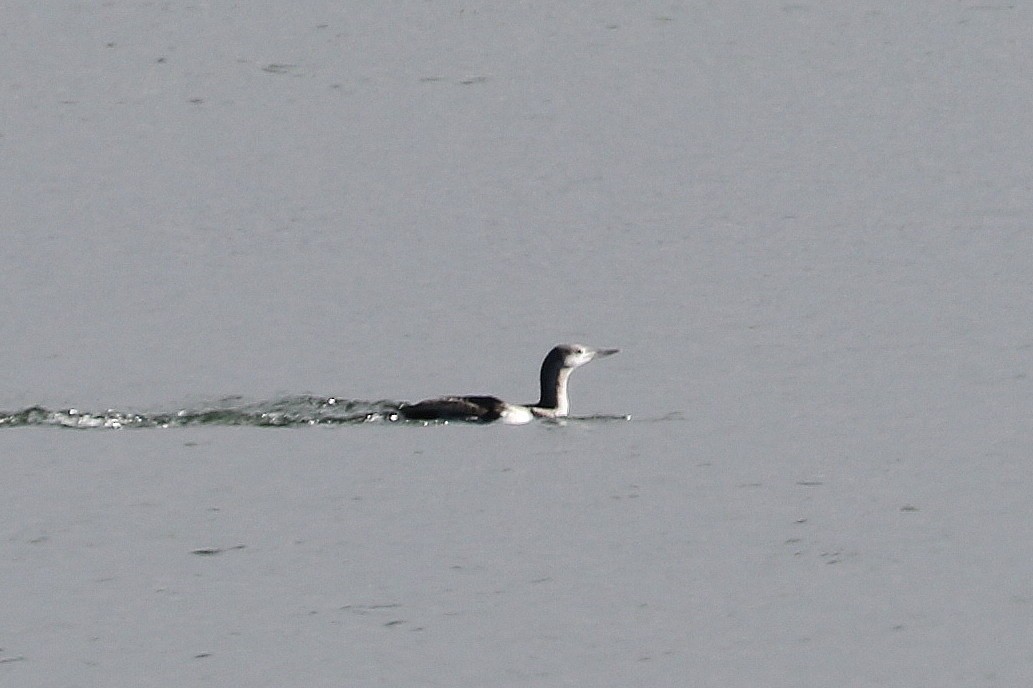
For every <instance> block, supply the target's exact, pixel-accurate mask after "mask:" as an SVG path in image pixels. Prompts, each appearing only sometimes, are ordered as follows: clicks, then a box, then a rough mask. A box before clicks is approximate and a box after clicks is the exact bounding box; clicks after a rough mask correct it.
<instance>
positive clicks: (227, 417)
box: [0, 396, 399, 429]
mask: <svg viewBox="0 0 1033 688" xmlns="http://www.w3.org/2000/svg"><path fill="white" fill-rule="evenodd" d="M398 418H399V416H398V403H397V402H391V401H358V400H351V399H340V398H337V397H316V396H290V397H282V398H280V399H273V400H271V401H258V402H246V401H244V400H243V399H242V398H240V397H227V398H225V399H220V400H219V401H217V402H214V403H210V404H204V405H200V406H196V407H188V408H181V409H175V410H172V411H161V410H159V411H141V412H137V411H119V410H117V409H107V410H105V411H84V410H81V409H76V408H69V409H48V408H44V407H42V406H31V407H29V408H26V409H22V410H20V411H15V412H13V413H7V412H0V427H24V426H56V427H65V428H78V429H92V428H109V429H118V428H173V427H185V426H191V425H250V426H255V427H298V426H312V425H358V424H361V423H377V422H393V421H397V420H398Z"/></svg>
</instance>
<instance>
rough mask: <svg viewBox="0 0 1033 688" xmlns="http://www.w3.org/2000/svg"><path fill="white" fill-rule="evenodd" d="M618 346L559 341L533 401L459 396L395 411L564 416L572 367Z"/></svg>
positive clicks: (522, 419)
mask: <svg viewBox="0 0 1033 688" xmlns="http://www.w3.org/2000/svg"><path fill="white" fill-rule="evenodd" d="M618 351H620V350H619V349H593V348H591V347H587V346H584V345H582V344H559V345H558V346H555V347H553V349H552V351H550V352H549V354H548V355H547V356H546V357H545V360H544V361H542V371H541V375H540V377H539V379H540V382H541V396H540V397H539V399H538V403H535V404H509V403H506V402H505V401H502V400H501V399H499V398H498V397H491V396H462V397H441V398H440V399H426V400H424V401H421V402H419V403H417V404H402V405H401V406H400V407H399V409H398V412H399V413H400V414H401V415H402V417H403V418H405V419H406V420H460V421H468V422H475V423H490V422H491V421H495V420H501V421H502V422H503V423H506V424H507V425H523V424H524V423H530V422H531V420H532V419H533V418H563V417H564V416H566V415H567V414H568V413H569V412H570V398H569V397H568V396H567V380H568V379H569V378H570V373H571V372H573V370H574V369H575V368H579V367H581V366H583V365H584V364H586V363H588V362H589V361H591V360H593V359H596V358H603V357H605V356H611V355H613V354H615V353H617V352H618Z"/></svg>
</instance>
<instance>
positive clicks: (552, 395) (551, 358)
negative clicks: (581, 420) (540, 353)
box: [535, 351, 573, 416]
mask: <svg viewBox="0 0 1033 688" xmlns="http://www.w3.org/2000/svg"><path fill="white" fill-rule="evenodd" d="M554 354H556V355H554ZM572 370H573V368H566V367H564V366H563V356H562V355H561V354H559V352H556V351H553V352H550V353H549V355H548V356H546V357H545V361H543V362H542V372H541V376H540V381H541V397H540V398H539V399H538V403H537V404H535V407H536V408H540V409H542V410H545V411H548V412H549V415H554V416H565V415H567V412H568V411H569V410H570V399H569V398H568V397H567V378H569V377H570V373H571V371H572Z"/></svg>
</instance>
